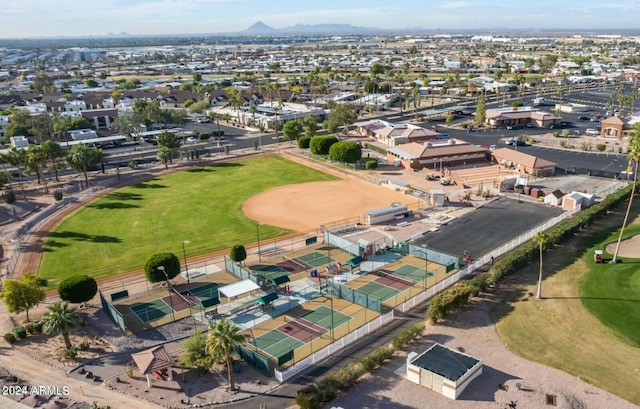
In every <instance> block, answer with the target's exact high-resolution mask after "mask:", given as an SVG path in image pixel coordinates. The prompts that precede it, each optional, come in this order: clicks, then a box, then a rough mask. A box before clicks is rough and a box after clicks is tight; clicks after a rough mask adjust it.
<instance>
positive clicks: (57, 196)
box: [53, 189, 63, 202]
mask: <svg viewBox="0 0 640 409" xmlns="http://www.w3.org/2000/svg"><path fill="white" fill-rule="evenodd" d="M62 196H63V194H62V190H60V189H58V190H54V191H53V198H54V199H56V202H59V201H61V200H62Z"/></svg>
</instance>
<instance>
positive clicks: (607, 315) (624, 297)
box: [580, 224, 640, 353]
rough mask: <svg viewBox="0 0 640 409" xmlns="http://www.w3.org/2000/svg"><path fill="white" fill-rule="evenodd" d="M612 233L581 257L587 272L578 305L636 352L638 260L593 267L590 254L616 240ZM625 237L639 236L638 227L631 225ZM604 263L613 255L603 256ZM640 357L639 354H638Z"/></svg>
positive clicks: (638, 339)
mask: <svg viewBox="0 0 640 409" xmlns="http://www.w3.org/2000/svg"><path fill="white" fill-rule="evenodd" d="M619 234H620V233H619V232H615V233H614V234H612V235H611V236H609V237H608V238H607V240H605V241H604V242H602V243H601V244H600V245H598V246H596V247H594V248H592V249H591V251H590V252H589V254H587V255H586V256H585V258H586V260H585V261H586V262H587V263H588V264H589V270H588V272H587V274H586V276H585V278H584V280H583V281H582V286H581V289H580V290H581V296H582V303H583V304H584V306H585V307H587V309H588V310H589V311H591V313H592V314H593V315H595V316H596V317H598V318H599V319H600V321H602V322H603V323H604V324H606V325H608V326H609V327H611V328H613V329H614V330H615V331H616V332H618V333H619V334H621V335H622V336H623V337H625V338H627V339H628V340H629V342H631V343H632V344H633V345H635V346H636V347H639V348H640V267H639V266H640V259H637V258H636V259H630V258H625V257H618V260H619V261H621V262H620V263H617V264H608V263H603V264H596V263H594V262H593V257H589V255H590V254H593V250H595V249H596V248H598V249H603V250H604V247H605V246H606V244H608V243H614V242H616V241H617V240H618V235H619ZM624 234H625V237H626V238H628V237H632V236H634V235H636V234H640V225H638V224H632V225H630V226H628V227H627V228H626V229H625V231H624ZM604 258H605V261H608V260H611V259H612V258H613V254H607V252H606V251H605V253H604ZM639 353H640V351H639Z"/></svg>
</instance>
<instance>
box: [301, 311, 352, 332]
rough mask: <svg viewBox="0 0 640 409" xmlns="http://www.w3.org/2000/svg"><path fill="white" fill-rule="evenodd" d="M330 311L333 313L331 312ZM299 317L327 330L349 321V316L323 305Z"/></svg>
mask: <svg viewBox="0 0 640 409" xmlns="http://www.w3.org/2000/svg"><path fill="white" fill-rule="evenodd" d="M332 311H333V314H331V312H332ZM332 315H333V317H332ZM300 318H304V319H305V320H307V321H310V322H313V323H314V324H318V325H320V326H321V327H323V328H324V329H327V330H329V329H331V327H332V326H333V327H334V328H335V327H339V326H340V325H342V324H344V323H345V322H348V321H351V317H350V316H348V315H344V314H343V313H341V312H338V311H336V310H332V309H331V308H329V307H325V306H321V307H318V308H316V309H315V310H313V311H311V312H308V313H306V314H304V315H301V316H300Z"/></svg>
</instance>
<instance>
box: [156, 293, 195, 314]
mask: <svg viewBox="0 0 640 409" xmlns="http://www.w3.org/2000/svg"><path fill="white" fill-rule="evenodd" d="M162 301H164V302H165V304H167V305H169V306H170V307H171V308H172V309H173V310H174V311H175V312H178V311H183V310H187V309H189V307H190V304H189V301H187V299H186V298H185V297H184V296H182V295H181V294H180V293H176V292H175V290H171V295H169V296H167V297H162Z"/></svg>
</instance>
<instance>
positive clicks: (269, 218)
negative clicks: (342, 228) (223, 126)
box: [242, 170, 417, 231]
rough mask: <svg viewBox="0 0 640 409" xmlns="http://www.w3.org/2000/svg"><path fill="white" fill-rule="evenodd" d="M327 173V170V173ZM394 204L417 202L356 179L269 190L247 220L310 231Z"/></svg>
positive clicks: (247, 207)
mask: <svg viewBox="0 0 640 409" xmlns="http://www.w3.org/2000/svg"><path fill="white" fill-rule="evenodd" d="M325 171H326V170H325ZM393 202H401V203H403V204H407V205H408V204H411V203H413V202H417V198H415V197H413V196H407V195H405V194H402V193H399V192H396V191H394V190H391V189H386V188H383V187H380V186H377V185H374V184H372V183H370V182H366V181H363V180H360V179H357V178H355V177H345V176H343V179H342V180H337V181H331V182H312V183H301V184H295V185H286V186H280V187H277V188H273V189H269V190H267V191H264V192H262V193H260V194H258V195H256V196H253V197H252V198H250V199H249V200H247V201H246V202H245V203H244V205H243V208H242V210H243V211H244V213H245V215H247V217H249V218H251V219H254V220H257V221H260V222H261V223H267V224H271V225H273V226H278V227H284V228H287V229H291V230H298V231H303V230H310V229H313V228H317V227H318V226H319V225H321V224H324V223H328V222H330V221H335V220H342V219H347V218H350V217H360V221H361V222H364V220H363V217H364V213H365V212H366V211H369V210H374V209H379V208H382V207H387V206H390V205H391V204H392V203H393Z"/></svg>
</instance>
